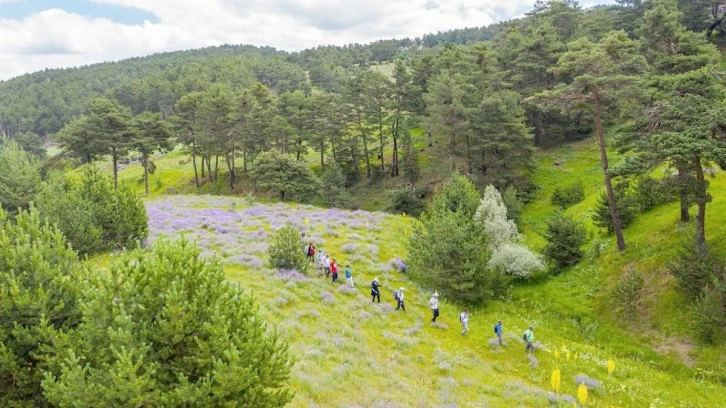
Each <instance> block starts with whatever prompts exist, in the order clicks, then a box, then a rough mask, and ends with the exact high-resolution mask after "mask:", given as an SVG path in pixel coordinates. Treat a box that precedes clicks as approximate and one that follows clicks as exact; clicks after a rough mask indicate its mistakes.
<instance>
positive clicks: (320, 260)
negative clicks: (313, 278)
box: [315, 251, 325, 272]
mask: <svg viewBox="0 0 726 408" xmlns="http://www.w3.org/2000/svg"><path fill="white" fill-rule="evenodd" d="M324 255H325V254H324V253H323V251H318V255H317V256H316V257H315V269H319V270H320V272H324V271H323V256H324Z"/></svg>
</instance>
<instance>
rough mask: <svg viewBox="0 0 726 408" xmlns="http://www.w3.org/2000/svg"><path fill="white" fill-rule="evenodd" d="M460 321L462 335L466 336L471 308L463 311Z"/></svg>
mask: <svg viewBox="0 0 726 408" xmlns="http://www.w3.org/2000/svg"><path fill="white" fill-rule="evenodd" d="M459 322H460V323H461V327H462V328H463V330H462V331H461V335H462V336H466V333H468V332H469V309H464V311H463V312H461V314H460V315H459Z"/></svg>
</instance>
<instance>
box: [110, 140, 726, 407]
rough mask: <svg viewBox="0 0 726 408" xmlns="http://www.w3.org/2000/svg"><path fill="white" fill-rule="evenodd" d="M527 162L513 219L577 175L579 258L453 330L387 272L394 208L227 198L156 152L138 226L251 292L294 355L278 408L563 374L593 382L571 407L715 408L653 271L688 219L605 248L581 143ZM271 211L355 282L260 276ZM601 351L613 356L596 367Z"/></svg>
mask: <svg viewBox="0 0 726 408" xmlns="http://www.w3.org/2000/svg"><path fill="white" fill-rule="evenodd" d="M424 159H425V158H424ZM537 161H538V163H537V164H538V166H537V169H536V171H535V172H534V173H533V174H532V177H533V180H534V181H535V182H536V183H537V184H538V185H539V186H540V187H541V188H540V190H539V192H538V194H537V196H536V197H535V199H534V200H533V201H532V202H531V203H529V204H528V205H527V206H526V207H525V211H524V214H523V217H522V218H523V221H522V223H521V228H522V230H523V232H524V234H525V237H526V240H527V244H528V245H529V246H530V247H532V248H534V249H541V247H542V246H543V245H544V240H543V238H541V234H542V233H543V231H544V228H545V221H546V219H547V218H548V217H549V216H550V215H551V214H552V213H553V212H554V211H555V206H553V205H552V204H551V203H550V196H551V193H552V191H553V190H554V188H555V187H556V186H564V185H569V184H572V183H574V182H577V181H580V182H582V184H583V185H584V187H585V199H584V200H583V201H582V202H580V203H578V204H576V205H574V206H572V207H570V208H568V209H567V213H569V214H571V215H573V216H575V217H576V218H578V219H580V220H581V221H583V223H585V225H586V226H587V229H588V231H589V241H588V243H587V244H586V246H585V247H584V249H585V252H586V257H585V259H583V261H582V262H581V263H580V264H579V265H578V266H576V267H575V268H572V269H570V270H567V271H565V272H563V273H562V274H561V275H559V276H556V277H545V276H540V277H536V278H533V279H532V280H530V281H524V282H519V283H518V284H516V285H515V286H514V288H513V290H512V293H511V298H510V299H509V300H508V301H507V302H492V303H489V304H487V305H486V306H485V307H482V308H480V309H477V310H473V311H472V314H471V331H470V333H469V335H468V336H467V337H464V338H462V337H461V336H460V335H459V330H460V328H459V324H458V321H457V317H456V316H457V315H458V313H459V312H460V311H461V307H460V306H458V305H456V304H455V303H453V302H452V301H451V299H444V300H443V303H442V316H441V321H442V325H437V326H432V325H431V324H430V323H429V319H430V311H429V310H428V308H427V306H426V305H427V300H428V297H429V296H430V293H431V288H421V287H419V286H417V285H416V284H414V283H412V282H410V281H409V280H408V278H407V275H406V274H405V273H401V272H398V271H396V270H395V268H393V267H392V261H393V260H395V259H402V260H405V259H406V241H407V235H408V233H409V231H410V228H411V224H412V223H413V222H415V221H414V220H412V219H410V218H408V217H400V216H391V215H385V214H382V213H366V212H363V211H357V212H346V211H338V210H335V211H333V210H326V209H317V208H314V207H309V206H302V205H287V204H277V205H272V204H261V203H259V202H257V201H254V200H252V199H251V198H243V197H242V196H241V195H237V196H214V195H211V196H210V195H204V196H197V195H184V194H185V193H187V194H191V193H194V192H195V188H194V185H193V184H191V183H190V179H191V177H192V175H193V173H192V172H191V164H190V163H188V157H187V156H185V155H184V154H183V153H182V152H180V151H175V152H172V153H170V154H167V155H165V156H163V157H160V158H157V159H155V163H156V165H157V168H158V171H157V173H156V174H155V175H152V176H151V181H150V186H151V196H150V197H148V198H147V199H146V200H147V206H148V207H149V210H150V211H149V214H150V218H151V229H152V233H153V234H157V233H160V232H161V233H165V234H168V235H171V236H178V235H181V234H185V235H187V236H191V237H194V238H196V239H197V240H198V242H199V243H200V245H201V246H202V247H203V248H204V249H205V253H206V254H207V255H210V256H219V257H221V258H222V259H223V260H224V262H225V264H226V265H227V266H226V270H227V274H228V276H229V278H230V279H232V280H235V281H239V282H241V283H242V285H243V286H244V287H246V288H247V289H248V290H249V291H251V292H252V293H253V294H254V295H255V297H256V299H257V302H258V304H259V305H260V311H261V313H262V314H263V315H264V317H265V318H266V319H267V320H268V321H269V322H271V324H272V326H273V327H275V328H277V329H278V330H279V331H280V333H281V334H282V335H283V336H284V337H285V338H286V339H287V340H288V341H289V342H290V347H291V350H292V354H293V355H294V356H295V359H296V364H295V366H294V369H293V375H292V380H291V384H292V386H293V388H294V389H295V391H296V397H295V399H294V401H293V403H292V406H293V407H311V406H320V407H329V406H335V407H338V406H345V407H348V406H351V407H352V406H371V407H408V406H416V407H429V406H432V407H433V406H451V407H453V406H459V407H480V406H481V407H485V406H486V407H490V406H491V407H511V406H527V407H529V406H548V404H554V405H557V404H559V405H561V406H572V402H571V398H572V397H573V396H574V395H575V392H576V387H577V382H576V380H575V377H576V376H579V377H578V378H579V379H580V380H581V379H582V378H583V377H582V376H583V375H584V376H587V377H588V378H591V379H596V380H598V381H599V382H600V388H599V389H598V390H592V391H591V392H590V396H589V401H588V403H587V404H585V405H586V406H613V407H622V406H633V407H641V406H652V407H675V406H679V407H689V406H690V407H700V406H718V405H719V404H720V403H721V402H722V401H723V398H724V397H726V388H725V387H724V386H723V385H722V384H723V382H724V379H726V352H725V351H724V348H723V346H721V347H715V346H714V347H701V346H698V345H696V344H694V343H692V342H691V341H690V340H689V338H688V333H689V330H690V326H689V316H688V312H687V310H688V305H687V303H686V301H685V300H684V299H683V298H682V297H681V296H680V295H679V294H678V293H677V292H676V290H675V284H674V281H673V279H672V278H671V277H670V275H669V274H668V273H667V272H666V270H665V265H666V264H667V263H668V261H670V260H671V259H672V258H673V255H674V253H675V249H676V248H677V246H678V242H679V240H681V239H682V238H683V236H684V235H685V234H684V231H686V230H687V229H688V228H690V226H689V225H683V224H681V223H680V222H679V221H678V215H679V213H678V205H677V204H676V203H672V204H667V205H663V206H660V207H657V208H654V209H652V210H650V211H648V212H646V213H644V214H640V215H639V216H638V218H637V219H636V221H635V222H634V223H633V224H632V225H631V226H629V227H628V228H626V229H625V237H626V241H627V243H628V249H627V250H626V251H624V252H622V253H620V252H618V251H617V249H616V247H615V243H614V238H613V237H612V236H608V235H606V234H604V233H603V231H601V230H599V229H598V228H596V227H594V226H593V225H592V221H591V220H590V214H591V212H592V207H593V205H594V203H595V202H596V200H597V197H598V196H599V194H600V193H601V190H602V176H601V169H600V167H599V159H598V152H597V146H596V143H595V142H594V140H585V141H582V142H579V143H576V144H572V145H568V146H566V147H561V148H557V149H551V150H543V151H540V152H538V155H537ZM612 161H613V163H617V161H618V158H617V157H615V156H613V157H612ZM141 170H142V169H141V166H140V165H138V164H131V165H129V166H127V167H125V168H124V169H123V170H122V172H121V180H122V182H125V183H130V184H131V185H133V186H135V187H136V188H137V189H138V191H140V192H142V191H143V182H142V180H141V175H142V173H141ZM223 177H224V174H223V173H221V174H220V178H223ZM710 183H711V184H710V193H711V195H712V196H713V202H711V203H709V205H708V218H707V238H708V241H709V242H710V243H711V245H712V248H713V250H715V251H716V252H717V253H719V254H720V255H723V256H726V245H725V244H724V243H723V242H724V239H725V238H726V224H725V223H724V222H723V215H724V214H726V179H725V178H724V174H723V172H721V171H716V173H715V178H713V179H711V180H710ZM366 188H368V187H363V188H362V189H361V191H359V192H358V194H362V195H366V194H370V195H371V198H370V199H369V200H370V201H369V202H368V205H367V206H366V207H377V206H380V202H379V201H380V197H378V198H375V197H374V196H373V190H370V189H371V188H372V187H370V188H369V190H370V191H368V190H366ZM228 192H229V186H227V185H225V184H224V183H217V184H214V183H212V184H205V185H204V186H203V188H202V193H211V194H219V193H228ZM177 194H178V195H177ZM331 211H332V212H331ZM286 221H290V222H293V223H294V224H296V225H297V226H298V227H299V228H300V229H301V230H304V231H306V232H307V234H308V236H309V237H311V238H312V239H313V240H314V242H316V243H317V245H318V248H319V249H323V250H325V251H326V252H328V253H330V254H331V255H332V256H335V257H337V258H338V263H339V265H341V266H343V265H344V264H345V263H350V264H351V267H352V269H353V273H354V278H355V280H356V285H357V286H356V290H355V291H349V290H346V289H341V288H342V287H343V286H344V285H338V286H333V285H332V284H331V283H330V281H326V280H325V279H324V278H323V277H321V276H319V275H317V274H314V273H312V274H310V275H308V276H304V277H303V276H296V275H295V276H290V275H280V274H278V273H277V272H275V271H271V270H269V269H268V267H267V257H266V237H267V236H268V234H269V233H270V232H271V231H272V230H273V229H275V228H277V227H279V226H280V225H282V223H284V222H286ZM99 262H102V260H101V259H99ZM341 269H342V268H341ZM628 269H635V270H636V271H638V272H639V273H640V274H642V276H643V277H644V279H645V281H646V289H645V291H644V292H643V293H642V296H641V301H640V304H639V305H638V313H637V315H636V316H631V317H632V318H631V319H625V318H624V316H622V315H620V314H619V313H618V312H617V310H615V307H614V306H613V303H612V297H611V291H612V288H613V287H614V285H615V284H616V283H617V282H618V281H619V279H620V277H621V276H622V275H623V273H624V272H625V271H627V270H628ZM374 276H378V277H379V278H380V280H381V283H382V295H383V296H382V301H383V303H382V304H381V305H380V306H379V305H377V304H376V305H372V304H371V303H370V298H369V296H368V294H369V284H370V281H371V280H372V279H373V277H374ZM400 286H403V287H405V288H406V291H405V292H406V304H407V312H405V313H403V312H400V311H398V312H396V311H394V310H393V308H394V306H395V304H394V301H393V298H392V293H391V292H392V290H393V289H394V288H398V287H400ZM498 319H502V320H504V326H505V337H506V338H507V341H508V345H507V347H504V348H503V349H499V348H498V347H496V346H494V345H492V344H491V342H492V338H493V333H492V327H493V324H494V323H495V322H496V320H498ZM529 324H534V325H535V327H536V337H537V340H538V341H539V342H541V346H542V347H543V348H542V349H541V350H538V351H537V353H536V359H537V365H536V366H535V365H533V363H532V361H530V360H529V359H528V358H527V357H526V356H525V354H524V352H523V345H522V344H521V341H520V340H519V337H520V336H521V333H522V331H523V330H524V329H525V328H526V326H527V325H529ZM568 354H569V357H568ZM609 359H612V360H613V361H614V362H615V365H616V369H615V372H614V373H613V374H612V375H611V376H608V374H607V372H606V362H607V361H608V360H609ZM555 367H558V368H559V369H560V370H561V372H562V387H561V390H560V393H561V395H560V396H554V395H553V394H550V393H549V392H550V388H551V387H550V374H551V372H552V370H553V369H554V368H555ZM558 398H559V399H558ZM550 400H551V401H555V400H558V401H559V402H549V401H550Z"/></svg>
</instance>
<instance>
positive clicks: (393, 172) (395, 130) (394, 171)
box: [391, 118, 398, 177]
mask: <svg viewBox="0 0 726 408" xmlns="http://www.w3.org/2000/svg"><path fill="white" fill-rule="evenodd" d="M392 136H393V157H392V158H391V160H392V163H391V176H393V177H395V176H398V118H396V122H395V123H394V124H393V132H392Z"/></svg>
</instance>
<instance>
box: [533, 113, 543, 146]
mask: <svg viewBox="0 0 726 408" xmlns="http://www.w3.org/2000/svg"><path fill="white" fill-rule="evenodd" d="M530 118H531V120H532V124H533V125H534V145H535V146H536V147H541V146H542V142H543V141H544V127H543V125H542V114H541V113H540V112H539V111H538V110H535V111H533V112H532V115H531V116H530Z"/></svg>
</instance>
